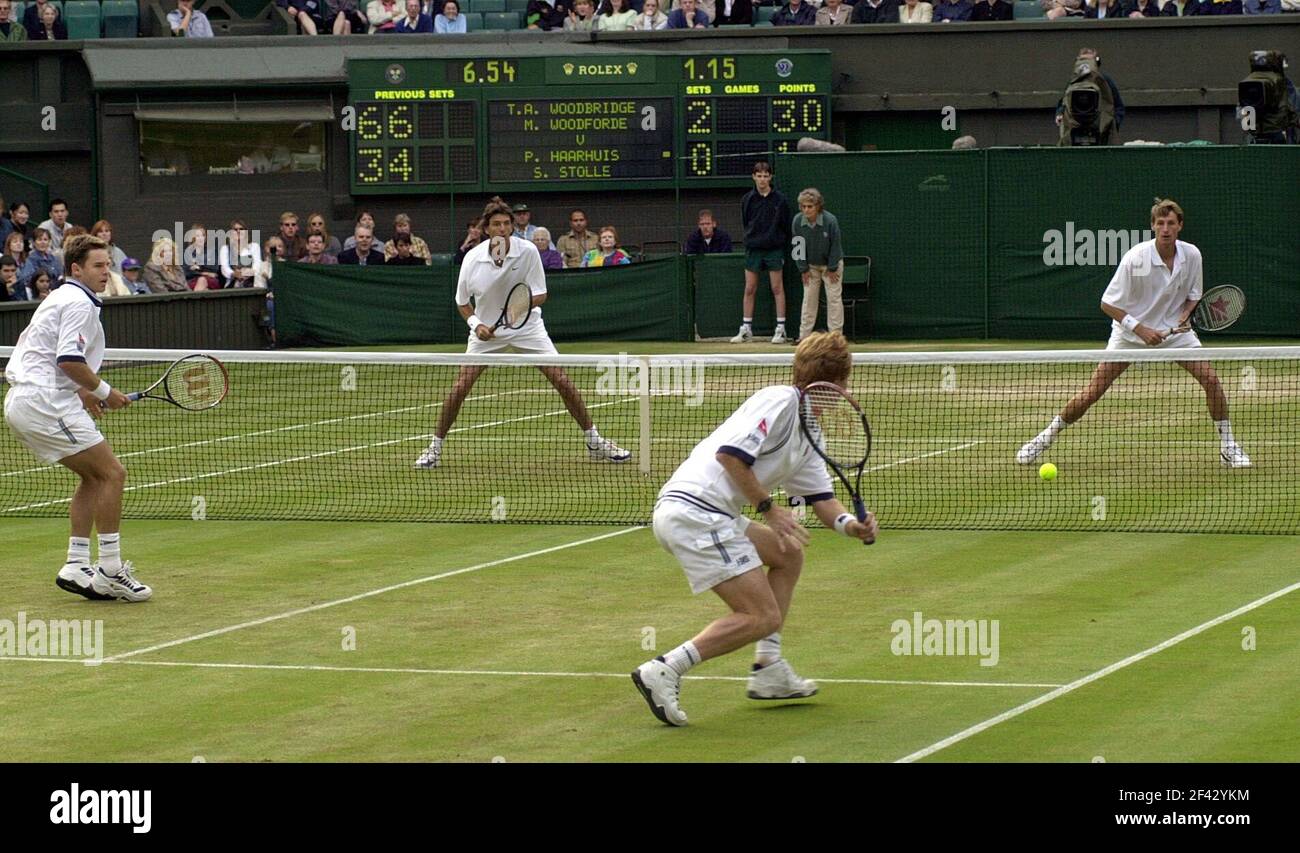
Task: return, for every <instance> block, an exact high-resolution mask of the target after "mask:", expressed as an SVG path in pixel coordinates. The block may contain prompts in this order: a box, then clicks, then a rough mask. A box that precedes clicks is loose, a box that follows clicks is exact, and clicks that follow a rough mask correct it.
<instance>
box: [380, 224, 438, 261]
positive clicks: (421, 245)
mask: <svg viewBox="0 0 1300 853" xmlns="http://www.w3.org/2000/svg"><path fill="white" fill-rule="evenodd" d="M403 236H404V237H406V238H407V240H408V241H409V242H410V244H411V254H412V255H413V256H414V257H415V259H416V260H418V261H419V262H420V263H422V264H432V263H433V252H431V251H429V244H428V243H426V242H424V240H423V239H422V238H420V237H416V236H415V235H414V234H412V233H411V217H409V216H407V215H406V214H405V213H399V214H397V215H396V216H394V217H393V239H391V240H389V241H388V242H387V243H385V244H384V263H388V262H390V261H392V259H393V258H395V257H397V238H398V237H403Z"/></svg>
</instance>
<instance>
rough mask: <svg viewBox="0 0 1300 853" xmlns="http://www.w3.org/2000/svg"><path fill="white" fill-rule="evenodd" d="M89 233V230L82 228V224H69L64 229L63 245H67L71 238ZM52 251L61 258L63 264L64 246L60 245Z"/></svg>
mask: <svg viewBox="0 0 1300 853" xmlns="http://www.w3.org/2000/svg"><path fill="white" fill-rule="evenodd" d="M87 233H89V232H87V231H86V229H85V228H82V227H81V226H80V225H69V226H68V227H67V228H64V229H63V245H64V246H66V245H67V244H68V241H69V240H71V239H72V238H73V237H78V236H81V235H84V234H87ZM50 251H51V252H52V253H53V254H54V257H56V258H58V259H59V263H60V264H62V263H63V247H62V246H60V247H59V248H57V249H51V250H50Z"/></svg>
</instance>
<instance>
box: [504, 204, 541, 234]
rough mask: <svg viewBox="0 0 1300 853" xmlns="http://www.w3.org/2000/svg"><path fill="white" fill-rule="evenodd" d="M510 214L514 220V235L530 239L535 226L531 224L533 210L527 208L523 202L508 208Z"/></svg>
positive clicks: (535, 228)
mask: <svg viewBox="0 0 1300 853" xmlns="http://www.w3.org/2000/svg"><path fill="white" fill-rule="evenodd" d="M510 215H511V216H512V217H514V221H515V236H516V237H518V238H519V239H520V240H532V239H533V232H535V231H536V230H537V226H536V225H534V224H533V212H532V211H531V210H529V209H528V205H526V204H524V203H523V202H520V203H519V204H516V205H515V206H514V207H512V208H510Z"/></svg>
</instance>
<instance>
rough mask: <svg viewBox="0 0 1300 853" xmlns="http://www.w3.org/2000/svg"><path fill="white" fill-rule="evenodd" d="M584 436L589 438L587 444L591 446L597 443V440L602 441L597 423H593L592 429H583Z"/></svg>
mask: <svg viewBox="0 0 1300 853" xmlns="http://www.w3.org/2000/svg"><path fill="white" fill-rule="evenodd" d="M582 436H583V438H585V439H586V440H587V446H588V447H590V446H591V445H593V444H595V443H596V442H598V441H600V432H599V431H598V430H597V429H596V425H595V424H592V425H591V429H585V430H583V431H582Z"/></svg>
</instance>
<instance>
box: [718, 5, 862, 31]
mask: <svg viewBox="0 0 1300 853" xmlns="http://www.w3.org/2000/svg"><path fill="white" fill-rule="evenodd" d="M700 8H702V9H704V12H705V14H706V15H708V16H709V17H710V18H712V19H713V26H715V27H720V26H722V25H723V24H750V25H752V24H753V23H754V2H753V0H716V3H715V5H714V8H713V9H709V8H707V7H706V6H704V5H703V4H700ZM846 9H847V7H846Z"/></svg>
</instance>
